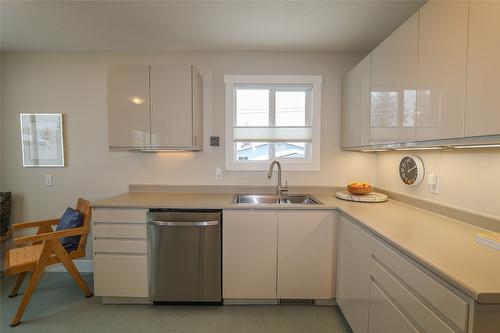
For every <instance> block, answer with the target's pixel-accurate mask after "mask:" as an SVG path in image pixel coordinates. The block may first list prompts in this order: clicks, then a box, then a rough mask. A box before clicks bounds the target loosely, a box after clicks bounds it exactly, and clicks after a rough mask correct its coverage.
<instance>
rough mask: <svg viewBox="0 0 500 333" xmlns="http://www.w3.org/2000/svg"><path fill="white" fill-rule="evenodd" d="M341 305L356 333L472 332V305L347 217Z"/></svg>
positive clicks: (342, 242) (341, 238)
mask: <svg viewBox="0 0 500 333" xmlns="http://www.w3.org/2000/svg"><path fill="white" fill-rule="evenodd" d="M337 303H338V304H339V306H340V308H341V310H342V312H343V313H344V315H345V317H346V319H347V321H348V322H349V325H351V328H352V329H353V331H354V332H355V333H358V332H363V333H364V332H370V333H378V332H380V333H382V332H398V333H400V332H401V333H405V332H433V333H434V332H436V333H441V332H444V333H452V332H471V330H470V329H469V327H471V325H469V319H470V318H469V313H470V310H471V306H473V304H474V302H473V300H471V299H469V298H468V297H467V296H465V295H463V294H462V293H460V292H459V291H457V290H455V289H453V288H452V287H450V286H448V285H447V284H446V283H445V282H444V281H442V280H441V279H440V278H438V277H437V276H435V275H434V274H432V273H430V272H428V271H426V270H425V269H424V268H422V267H421V266H420V265H418V264H417V263H415V262H413V261H412V260H410V259H408V258H406V257H405V256H404V255H403V254H400V253H399V252H398V251H396V250H394V249H393V248H391V247H390V246H389V245H387V244H386V243H385V242H383V241H381V240H379V239H378V238H376V237H375V236H372V235H371V234H370V233H368V232H367V231H364V230H363V229H362V228H361V227H359V226H358V225H357V223H355V222H352V221H350V220H349V219H347V218H344V217H341V218H340V226H339V254H338V267H337Z"/></svg>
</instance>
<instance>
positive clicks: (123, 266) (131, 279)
mask: <svg viewBox="0 0 500 333" xmlns="http://www.w3.org/2000/svg"><path fill="white" fill-rule="evenodd" d="M147 261H148V260H147V255H146V254H142V255H141V254H134V255H130V254H129V255H127V254H100V253H97V254H96V255H95V256H94V293H95V294H96V295H97V296H107V297H148V268H147Z"/></svg>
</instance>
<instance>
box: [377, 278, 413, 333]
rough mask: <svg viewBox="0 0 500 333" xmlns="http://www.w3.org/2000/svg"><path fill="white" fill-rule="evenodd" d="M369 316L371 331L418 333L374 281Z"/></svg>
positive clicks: (380, 332) (379, 332) (378, 332)
mask: <svg viewBox="0 0 500 333" xmlns="http://www.w3.org/2000/svg"><path fill="white" fill-rule="evenodd" d="M369 318H370V320H369V324H368V327H369V328H368V332H369V333H418V330H417V329H416V328H415V327H414V326H413V325H412V324H411V323H410V322H409V321H408V319H407V318H406V317H405V316H404V314H403V313H401V312H400V311H399V310H398V308H397V307H396V306H395V305H394V304H393V303H392V302H391V301H390V300H389V298H388V297H387V296H386V295H385V294H384V292H383V291H382V290H381V289H380V288H379V287H378V286H377V285H376V284H375V283H374V282H373V281H372V282H371V284H370V314H369Z"/></svg>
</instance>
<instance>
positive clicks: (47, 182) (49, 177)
mask: <svg viewBox="0 0 500 333" xmlns="http://www.w3.org/2000/svg"><path fill="white" fill-rule="evenodd" d="M45 186H52V175H45Z"/></svg>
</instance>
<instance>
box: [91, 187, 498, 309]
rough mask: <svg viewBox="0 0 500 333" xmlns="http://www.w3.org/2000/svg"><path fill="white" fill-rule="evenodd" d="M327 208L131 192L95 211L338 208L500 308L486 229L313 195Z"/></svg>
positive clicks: (389, 205) (390, 205) (410, 210)
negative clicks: (480, 239) (479, 237)
mask: <svg viewBox="0 0 500 333" xmlns="http://www.w3.org/2000/svg"><path fill="white" fill-rule="evenodd" d="M313 195H314V196H315V197H316V198H317V199H319V200H320V201H321V202H322V203H323V204H322V205H311V206H303V205H288V204H287V205H286V206H285V205H279V206H278V205H272V204H271V205H252V204H238V205H234V204H231V201H232V199H233V196H234V193H168V192H128V193H124V194H121V195H117V196H114V197H111V198H108V199H104V200H100V201H97V202H95V203H93V207H94V208H215V209H277V208H279V209H311V210H318V209H319V210H325V209H337V210H339V211H340V213H341V214H343V215H345V216H347V217H350V218H352V219H354V220H356V221H357V222H359V223H360V224H361V225H362V226H364V227H365V228H366V229H368V230H369V231H371V232H372V233H374V234H375V235H376V236H378V237H380V238H382V239H383V240H385V241H387V242H388V243H390V244H391V245H393V246H394V247H396V248H397V249H399V250H400V251H402V252H403V253H405V254H406V255H408V256H409V257H411V258H412V259H414V260H416V261H417V262H419V263H420V264H421V265H423V266H424V267H426V268H427V269H429V270H430V271H432V272H433V273H435V274H437V275H438V276H440V277H442V278H443V279H445V280H446V281H447V282H449V283H450V284H451V285H453V286H454V287H456V288H458V289H459V290H461V291H462V292H464V293H465V294H467V295H469V296H470V297H472V298H473V299H474V300H476V301H477V302H479V303H495V304H500V251H498V250H495V249H492V248H489V247H487V246H485V245H482V244H479V243H477V242H475V241H474V236H475V234H476V233H477V232H484V231H485V230H484V229H481V228H478V227H476V226H473V225H470V224H466V223H462V222H460V221H457V220H454V219H451V218H448V217H445V216H442V215H438V214H435V213H433V212H430V211H427V210H423V209H420V208H416V207H414V206H410V205H407V204H404V203H401V202H399V201H395V200H389V201H387V202H384V203H358V202H348V201H343V200H340V199H337V198H336V197H335V195H334V194H333V193H331V194H324V193H323V194H314V193H313Z"/></svg>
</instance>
